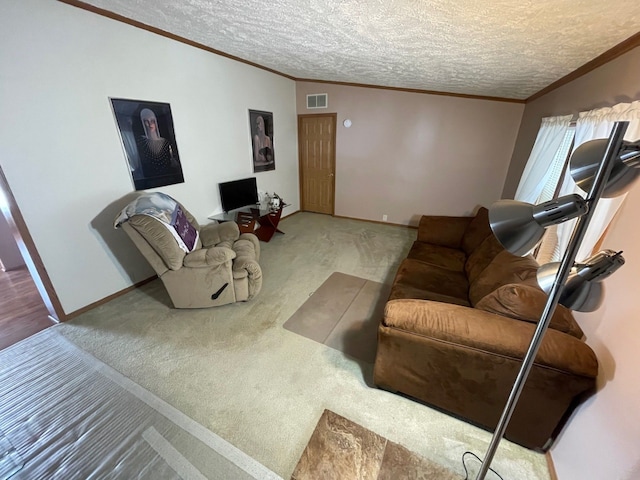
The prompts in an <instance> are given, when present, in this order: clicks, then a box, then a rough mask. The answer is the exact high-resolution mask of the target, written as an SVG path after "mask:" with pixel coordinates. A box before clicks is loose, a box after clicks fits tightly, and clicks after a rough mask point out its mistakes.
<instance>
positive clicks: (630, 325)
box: [504, 48, 640, 480]
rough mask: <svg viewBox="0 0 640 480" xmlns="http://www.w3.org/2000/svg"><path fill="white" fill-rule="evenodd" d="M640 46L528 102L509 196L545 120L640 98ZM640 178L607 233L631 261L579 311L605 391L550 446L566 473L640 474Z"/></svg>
mask: <svg viewBox="0 0 640 480" xmlns="http://www.w3.org/2000/svg"><path fill="white" fill-rule="evenodd" d="M639 74H640V48H636V49H634V50H632V51H631V52H628V53H627V54H625V55H623V56H621V57H619V58H617V59H616V60H614V61H612V62H610V63H608V64H607V65H604V66H603V67H600V68H599V69H597V70H595V71H593V72H591V73H589V74H587V75H585V76H583V77H581V78H579V79H577V80H574V81H573V82H571V83H569V84H567V85H565V86H563V87H562V88H559V89H557V90H555V91H553V92H551V93H549V94H547V95H545V96H544V97H541V98H540V99H538V100H535V101H533V102H532V103H530V104H527V106H526V109H525V112H524V118H523V120H522V128H521V130H520V132H519V134H518V141H517V144H516V148H515V149H514V154H513V159H512V162H511V167H510V170H509V176H508V178H507V181H506V182H505V188H504V196H505V197H506V198H512V196H513V193H514V192H515V190H516V188H517V185H518V180H519V177H520V174H521V172H522V169H523V168H524V164H525V163H526V160H527V157H528V155H529V152H530V151H531V148H532V146H533V142H534V141H535V137H536V133H537V131H538V128H539V125H540V120H541V118H542V117H545V116H549V115H563V114H569V113H577V112H579V111H585V110H590V109H592V108H597V107H602V106H610V105H614V104H616V103H620V102H630V101H633V100H639V99H640V75H639ZM638 218H640V185H638V184H636V186H635V187H634V189H633V190H632V191H631V192H630V193H629V196H628V197H627V200H626V202H625V204H624V205H623V207H622V209H621V210H620V212H619V214H618V216H617V218H616V219H615V220H614V223H613V224H612V227H611V229H610V231H609V234H608V236H607V238H606V239H605V242H604V245H603V247H604V248H611V249H613V250H623V251H624V257H625V259H626V264H625V265H624V267H622V268H621V269H620V270H619V271H617V272H616V273H615V274H614V275H613V276H612V277H610V278H608V279H607V280H606V281H605V288H606V292H605V295H606V297H605V303H604V305H603V306H602V307H601V308H600V309H599V310H598V311H597V312H594V313H590V314H576V318H577V320H578V322H579V323H580V326H581V327H582V328H583V330H584V331H585V334H586V336H587V342H588V343H589V345H591V346H592V348H593V349H594V350H595V351H596V354H597V355H598V358H599V360H600V375H599V391H598V393H597V394H596V395H595V396H594V397H592V398H590V399H589V400H588V401H587V402H586V403H585V404H583V405H582V406H581V407H580V408H579V409H578V410H577V411H576V412H575V414H574V415H573V417H572V418H571V420H570V421H569V423H568V425H567V426H566V428H565V429H564V431H563V433H562V435H561V436H560V438H559V439H558V442H557V443H556V445H555V446H554V447H553V449H552V451H551V453H552V457H553V461H554V464H555V466H556V470H557V473H558V478H559V479H560V480H573V479H578V478H579V479H584V480H591V479H593V480H600V479H605V478H606V479H611V480H636V479H638V478H640V450H639V449H638V445H640V428H639V426H640V409H639V408H638V405H639V403H638V402H639V401H640V400H639V398H640V375H638V372H637V370H636V368H637V365H638V364H639V363H640V321H638V319H640V302H638V300H637V298H638V296H637V295H638V293H637V287H638V285H640V279H638V276H637V272H638V271H640V246H638V242H637V240H636V239H637V238H638V237H639V236H640V223H639V222H638Z"/></svg>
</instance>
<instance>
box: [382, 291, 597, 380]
mask: <svg viewBox="0 0 640 480" xmlns="http://www.w3.org/2000/svg"><path fill="white" fill-rule="evenodd" d="M383 325H384V326H387V327H389V328H392V329H398V330H402V331H405V332H408V333H410V334H414V335H418V336H421V337H426V338H430V339H433V340H437V341H441V342H446V343H449V344H455V345H459V346H461V347H464V348H469V349H473V350H476V351H482V352H485V353H487V354H490V355H499V356H502V357H507V358H510V359H514V360H520V361H521V360H522V359H523V358H524V356H525V354H526V351H527V349H528V347H529V343H530V342H531V339H532V338H533V334H534V331H535V328H536V325H534V324H532V323H529V322H525V321H520V320H516V319H512V318H508V317H503V316H501V315H496V314H493V313H489V312H486V311H483V310H478V309H476V308H471V307H465V306H461V305H453V304H447V303H441V302H434V301H430V300H413V299H403V300H392V301H389V302H387V305H386V307H385V313H384V320H383ZM535 364H536V365H538V366H540V367H547V368H551V369H556V370H560V371H562V372H566V373H570V374H572V375H578V376H582V377H590V378H595V377H596V376H597V374H598V360H597V358H596V355H595V353H594V352H593V350H592V349H591V348H590V347H589V346H588V345H587V344H586V343H584V342H583V341H581V340H579V339H577V338H575V337H573V336H571V335H568V334H566V333H563V332H560V331H557V330H552V329H548V330H547V331H546V332H545V335H544V337H543V339H542V342H541V345H540V348H539V350H538V354H537V356H536V360H535Z"/></svg>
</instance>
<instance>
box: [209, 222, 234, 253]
mask: <svg viewBox="0 0 640 480" xmlns="http://www.w3.org/2000/svg"><path fill="white" fill-rule="evenodd" d="M199 233H200V241H201V242H202V245H203V246H204V247H205V248H208V247H212V246H214V245H217V244H218V243H220V242H223V241H227V242H231V243H233V242H234V241H235V240H237V239H238V237H239V236H240V229H239V228H238V224H237V223H236V222H223V223H209V224H207V225H204V226H202V227H201V228H200V232H199Z"/></svg>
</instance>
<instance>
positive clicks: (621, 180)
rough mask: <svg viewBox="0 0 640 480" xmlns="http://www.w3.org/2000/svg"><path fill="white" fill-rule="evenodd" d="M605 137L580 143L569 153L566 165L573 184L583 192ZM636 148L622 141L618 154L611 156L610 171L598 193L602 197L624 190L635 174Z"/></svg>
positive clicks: (588, 187)
mask: <svg viewBox="0 0 640 480" xmlns="http://www.w3.org/2000/svg"><path fill="white" fill-rule="evenodd" d="M607 143H608V140H607V139H606V138H600V139H597V140H590V141H588V142H585V143H583V144H582V145H580V146H579V147H578V148H576V149H575V150H574V152H573V153H572V154H571V160H570V162H569V169H570V172H571V177H572V178H573V181H574V182H576V185H578V187H580V188H581V189H582V190H584V191H585V192H589V191H591V187H592V186H593V181H594V179H595V176H596V172H597V171H598V168H599V167H600V164H601V163H602V159H603V158H604V155H605V150H606V148H607ZM639 156H640V152H638V151H637V144H630V143H627V142H623V146H622V148H621V152H620V154H619V155H618V156H617V157H616V158H615V159H614V160H613V166H612V168H611V174H610V175H609V178H608V180H607V183H606V186H605V187H604V191H603V193H602V196H603V197H607V198H612V197H617V196H619V195H622V194H623V193H626V192H627V191H628V190H629V188H630V187H631V185H632V184H633V182H634V181H635V180H636V178H637V177H638V172H639V171H638V169H637V168H635V165H636V163H637V159H638V157H639Z"/></svg>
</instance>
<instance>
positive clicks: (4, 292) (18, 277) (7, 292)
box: [0, 267, 54, 349]
mask: <svg viewBox="0 0 640 480" xmlns="http://www.w3.org/2000/svg"><path fill="white" fill-rule="evenodd" d="M48 315H49V312H48V311H47V307H45V305H44V302H43V301H42V298H41V297H40V294H39V293H38V290H37V289H36V285H35V284H34V283H33V279H32V278H31V275H30V274H29V271H28V270H27V268H26V267H22V268H20V269H18V270H11V271H8V272H3V271H2V270H0V349H3V348H6V347H8V346H10V345H13V344H14V343H17V342H19V341H20V340H22V339H25V338H27V337H29V336H31V335H33V334H34V333H38V332H39V331H40V330H44V329H45V328H47V327H50V326H52V325H54V322H53V321H52V320H50V319H49V316H48Z"/></svg>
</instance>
